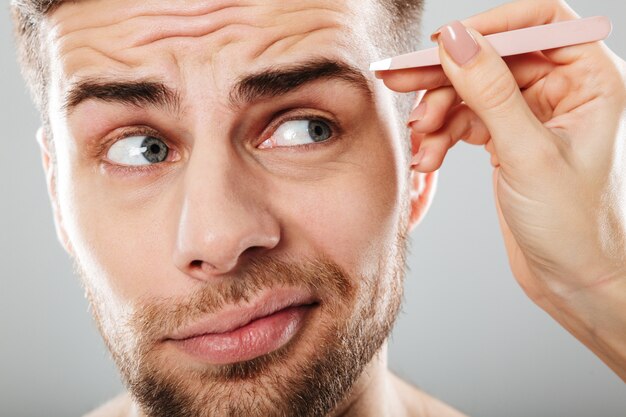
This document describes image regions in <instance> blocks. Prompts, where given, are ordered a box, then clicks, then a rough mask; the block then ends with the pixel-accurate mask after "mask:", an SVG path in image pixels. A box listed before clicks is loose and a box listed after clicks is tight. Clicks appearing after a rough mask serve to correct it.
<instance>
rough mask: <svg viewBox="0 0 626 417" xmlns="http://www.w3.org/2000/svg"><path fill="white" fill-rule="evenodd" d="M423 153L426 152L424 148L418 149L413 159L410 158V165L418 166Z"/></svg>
mask: <svg viewBox="0 0 626 417" xmlns="http://www.w3.org/2000/svg"><path fill="white" fill-rule="evenodd" d="M425 154H426V149H420V151H419V152H418V153H416V154H415V156H414V157H413V159H412V160H411V166H414V167H416V166H418V165H419V164H420V163H421V162H422V160H423V159H424V155H425Z"/></svg>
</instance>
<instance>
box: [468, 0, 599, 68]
mask: <svg viewBox="0 0 626 417" xmlns="http://www.w3.org/2000/svg"><path fill="white" fill-rule="evenodd" d="M579 18H580V16H579V15H578V14H577V13H576V12H575V11H574V10H573V9H572V8H571V7H569V6H568V5H567V3H565V1H557V0H550V1H546V0H524V1H517V2H513V3H508V4H505V5H502V6H499V7H496V8H493V9H491V10H488V11H487V12H484V13H480V14H477V15H474V16H472V17H470V18H467V19H465V20H462V21H461V22H462V23H463V25H464V26H466V27H470V28H472V29H475V30H476V31H478V32H480V33H481V34H482V35H483V36H485V35H489V34H492V33H498V32H504V31H509V30H515V29H521V28H525V27H530V26H538V25H544V24H548V23H554V22H561V21H565V20H572V19H579ZM601 45H603V44H602V43H601V42H592V43H587V44H583V45H575V46H569V47H566V48H556V49H552V50H548V51H544V54H545V55H546V56H547V57H548V58H550V59H551V60H552V61H553V62H554V63H557V64H569V63H571V62H574V61H575V60H577V59H580V57H581V56H583V55H588V54H594V53H598V52H600V49H601Z"/></svg>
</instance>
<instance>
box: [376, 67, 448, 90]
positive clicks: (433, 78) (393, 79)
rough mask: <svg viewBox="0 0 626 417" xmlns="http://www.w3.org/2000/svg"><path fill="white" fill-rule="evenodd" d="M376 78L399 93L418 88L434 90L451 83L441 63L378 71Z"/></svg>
mask: <svg viewBox="0 0 626 417" xmlns="http://www.w3.org/2000/svg"><path fill="white" fill-rule="evenodd" d="M375 75H376V78H379V79H381V80H383V82H384V83H385V85H386V86H387V88H389V89H391V90H394V91H397V92H399V93H408V92H411V91H416V90H432V89H434V88H439V87H444V86H446V85H451V84H450V80H448V77H447V76H446V74H445V72H443V68H441V66H439V65H434V66H430V67H421V68H408V69H401V70H392V71H376V72H375Z"/></svg>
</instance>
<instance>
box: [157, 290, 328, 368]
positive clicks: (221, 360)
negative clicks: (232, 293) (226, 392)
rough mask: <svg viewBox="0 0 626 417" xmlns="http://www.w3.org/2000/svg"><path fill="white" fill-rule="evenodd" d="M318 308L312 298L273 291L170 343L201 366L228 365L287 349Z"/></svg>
mask: <svg viewBox="0 0 626 417" xmlns="http://www.w3.org/2000/svg"><path fill="white" fill-rule="evenodd" d="M317 306H319V300H317V299H315V298H313V297H312V296H311V295H310V294H305V293H302V292H301V291H297V290H292V289H280V290H272V291H269V292H267V293H265V294H264V295H262V296H261V297H259V298H258V299H257V300H256V302H254V303H252V304H250V305H248V306H244V307H233V308H228V309H225V310H223V311H220V312H218V313H217V314H214V315H212V316H211V317H208V318H206V319H205V320H202V321H200V322H197V323H194V324H193V325H191V326H189V327H187V328H185V329H183V330H182V331H180V332H179V333H178V334H175V335H173V336H172V337H171V338H169V339H168V341H169V342H170V343H172V344H173V345H175V346H176V347H177V348H178V349H180V350H182V351H183V352H185V353H187V354H189V355H190V356H192V357H194V358H195V359H198V360H200V361H202V362H206V363H210V364H213V365H225V364H230V363H235V362H241V361H246V360H250V359H254V358H256V357H258V356H262V355H265V354H268V353H270V352H272V351H275V350H277V349H279V348H281V347H282V346H284V345H286V344H287V343H288V342H289V341H290V340H291V339H293V338H294V336H295V335H296V334H297V333H298V332H299V331H300V330H301V329H302V327H303V324H304V323H305V321H306V318H307V316H309V315H310V313H312V312H313V310H315V309H316V307H317Z"/></svg>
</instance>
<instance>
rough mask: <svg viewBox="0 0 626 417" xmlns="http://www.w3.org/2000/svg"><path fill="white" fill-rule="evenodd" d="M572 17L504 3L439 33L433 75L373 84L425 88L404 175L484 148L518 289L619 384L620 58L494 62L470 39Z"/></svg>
mask: <svg viewBox="0 0 626 417" xmlns="http://www.w3.org/2000/svg"><path fill="white" fill-rule="evenodd" d="M575 18H578V16H577V15H576V14H575V13H574V12H573V11H572V10H571V9H570V8H569V7H568V6H567V5H566V4H565V3H564V2H563V1H547V0H521V1H517V2H513V3H510V4H506V5H504V6H501V7H498V8H495V9H492V10H490V11H488V12H486V13H483V14H479V15H476V16H474V17H471V18H469V19H466V20H464V21H463V22H462V24H461V23H459V22H454V23H452V24H451V25H448V26H445V27H443V28H442V29H441V30H440V31H439V32H438V33H436V34H435V35H434V37H436V39H437V40H438V43H439V45H440V56H441V61H442V66H441V67H427V68H418V69H408V70H398V71H383V72H378V73H377V77H379V78H381V79H382V80H383V81H384V83H385V84H386V85H387V86H388V87H389V88H391V89H393V90H395V91H399V92H408V91H415V90H428V92H427V93H426V94H425V96H424V98H423V100H422V104H421V105H420V106H419V107H417V108H416V109H415V110H414V111H413V113H412V114H411V117H410V121H412V123H411V124H410V127H411V129H412V134H413V139H414V151H415V152H416V155H415V158H414V165H415V169H417V170H419V171H422V172H431V171H434V170H437V169H438V168H439V167H440V166H441V164H442V162H443V159H444V157H445V155H446V152H447V151H448V149H450V148H451V147H452V146H454V144H455V143H457V142H458V140H459V139H462V140H464V141H466V142H468V143H470V144H475V145H484V146H485V148H486V150H487V151H488V152H489V153H490V154H491V163H492V165H493V166H494V168H495V169H494V175H493V181H494V192H495V197H496V203H497V206H498V215H499V220H500V227H501V230H502V233H503V236H504V241H505V245H506V248H507V253H508V257H509V262H510V265H511V268H512V271H513V274H514V276H515V277H516V279H517V281H518V282H519V283H520V285H521V286H522V288H523V289H524V290H525V292H526V293H527V294H528V296H529V297H530V298H531V299H532V300H533V301H534V302H536V303H537V304H538V305H539V306H540V307H542V308H543V309H544V310H546V311H547V312H548V313H549V314H551V315H552V316H553V317H554V318H555V319H556V320H557V321H559V322H560V323H561V324H562V325H563V326H564V327H566V328H567V329H568V330H569V331H570V332H572V333H573V334H574V335H575V336H576V337H578V338H579V339H580V340H581V341H583V342H584V343H585V344H587V346H588V347H590V348H591V349H592V350H593V351H594V352H595V353H596V354H597V355H598V356H600V358H601V359H603V360H604V361H605V362H606V363H607V364H608V365H609V366H611V367H612V368H613V370H615V371H616V372H617V373H618V374H619V375H620V376H621V377H622V378H623V379H624V380H626V63H624V61H623V60H621V59H620V58H619V57H617V56H616V55H615V54H614V53H613V52H611V51H610V50H609V49H608V48H607V47H606V46H605V45H604V44H603V43H600V42H596V43H589V44H585V45H578V46H572V47H566V48H559V49H554V50H549V51H544V52H537V53H532V54H525V55H520V56H515V57H509V58H506V59H504V60H503V59H502V58H500V57H499V55H498V54H497V53H496V52H495V51H494V50H493V48H491V46H490V44H489V43H488V42H487V41H485V39H484V38H483V37H482V36H481V34H483V35H487V34H491V33H496V32H502V31H507V30H513V29H519V28H523V27H528V26H536V25H541V24H546V23H552V22H557V21H562V20H570V19H575ZM464 26H465V27H467V28H471V29H469V31H467V30H466V29H465V27H464ZM418 147H419V149H420V150H419V152H417V148H418Z"/></svg>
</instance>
